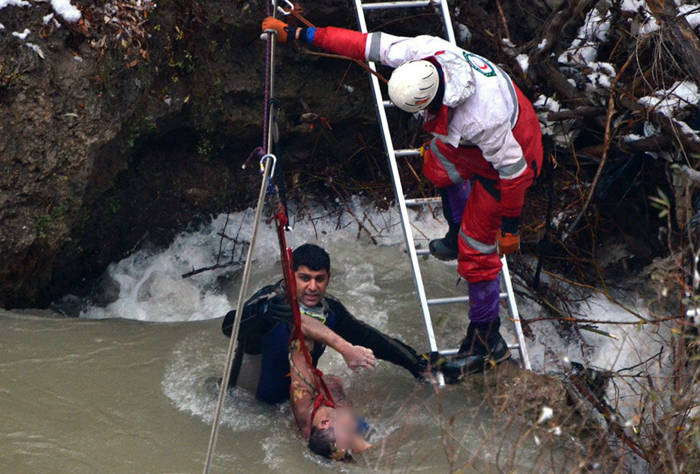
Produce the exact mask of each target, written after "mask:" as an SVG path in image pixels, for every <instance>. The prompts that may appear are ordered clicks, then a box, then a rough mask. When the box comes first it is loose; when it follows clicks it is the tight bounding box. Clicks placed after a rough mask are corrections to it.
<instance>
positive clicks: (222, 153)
mask: <svg viewBox="0 0 700 474" xmlns="http://www.w3.org/2000/svg"><path fill="white" fill-rule="evenodd" d="M335 3H336V2H332V1H330V0H328V1H322V2H314V5H309V6H308V7H309V8H311V9H313V11H312V12H309V13H310V14H313V15H314V18H315V19H316V20H317V21H319V22H325V23H330V24H342V23H343V22H346V24H354V23H352V21H353V18H354V15H353V12H352V11H351V10H350V9H349V8H348V7H349V4H346V3H344V2H343V4H342V5H335ZM263 5H264V4H263V3H262V2H246V1H239V2H232V1H207V2H199V3H198V2H193V1H190V0H181V1H175V2H163V3H162V4H161V3H159V4H158V5H157V7H156V8H153V9H149V10H150V11H148V10H144V9H145V7H146V6H148V5H147V4H146V3H143V4H142V3H140V2H139V3H138V4H137V3H129V2H126V3H119V2H115V3H105V2H101V1H96V2H87V1H86V2H82V3H81V4H79V7H80V10H81V11H82V19H81V20H80V22H79V23H72V24H70V23H67V22H65V21H64V20H63V19H62V18H61V17H59V16H56V17H55V19H57V20H59V21H60V23H59V22H54V21H53V19H51V20H49V21H48V22H47V23H44V21H43V20H42V17H43V16H44V15H49V14H51V13H53V10H52V9H51V6H50V5H49V4H48V3H41V4H36V5H29V6H26V7H23V8H22V7H16V6H9V7H7V8H5V9H3V10H1V11H0V20H1V21H0V23H2V24H3V26H4V27H5V29H4V30H0V164H1V166H2V172H1V173H0V223H1V224H0V306H2V307H6V308H8V307H25V306H36V305H46V304H48V303H49V302H50V301H51V300H52V299H54V298H56V297H57V296H60V295H61V294H63V293H65V292H67V291H68V290H69V289H70V291H72V292H77V291H78V292H79V289H80V288H82V287H84V286H85V285H86V284H87V283H88V282H89V281H90V280H91V279H92V278H93V277H94V276H96V275H98V274H99V273H100V272H101V271H103V270H104V268H105V267H106V265H107V264H109V262H111V261H114V260H116V259H118V258H120V257H121V256H122V255H124V254H125V253H127V252H129V251H131V250H132V249H133V248H134V247H135V246H137V245H140V244H142V243H143V242H145V241H148V242H151V243H155V244H156V245H157V244H160V243H164V242H167V240H168V239H170V238H171V237H172V235H173V233H174V232H176V231H177V230H181V229H182V228H183V227H184V226H187V225H191V224H196V222H197V220H198V219H202V218H206V216H208V215H211V214H213V213H218V212H221V211H223V210H226V209H231V208H237V207H238V208H240V207H244V206H247V205H249V204H250V203H251V198H252V197H253V196H254V195H256V193H257V187H258V183H259V175H258V174H257V171H256V167H255V166H252V167H249V168H248V170H246V171H243V170H242V169H241V164H242V163H243V161H244V160H245V159H246V157H247V156H248V154H249V153H250V152H251V150H252V149H253V148H254V147H256V146H258V145H260V144H261V141H262V127H261V124H262V98H263V83H264V77H263V76H264V61H265V59H264V58H265V53H264V42H263V41H260V39H259V31H260V30H259V24H260V21H261V19H262V18H263V17H264V6H263ZM139 8H141V10H139ZM59 25H60V26H59ZM25 28H28V29H29V30H30V34H29V36H27V37H26V38H25V39H24V40H22V39H20V38H19V37H18V36H17V35H12V34H11V32H23V31H24V29H25ZM347 69H348V64H347V63H346V62H344V61H340V60H328V59H325V58H318V57H312V56H306V55H304V54H302V53H300V52H298V51H293V50H292V49H291V48H284V49H282V48H280V55H279V67H278V68H277V73H278V81H277V94H276V97H277V98H278V99H279V100H280V101H281V102H282V104H283V106H284V107H283V110H282V113H281V117H280V129H281V134H282V140H283V141H284V143H285V151H286V155H287V156H288V158H289V159H290V160H291V161H292V162H294V161H300V160H303V159H305V158H306V157H307V155H308V154H309V153H310V152H311V150H314V154H315V156H316V157H323V156H328V157H331V158H333V157H335V156H338V155H344V156H350V155H352V154H353V153H354V152H355V151H356V150H357V149H358V148H359V147H360V146H359V145H358V141H357V137H358V135H359V134H362V135H363V137H364V139H365V140H366V141H369V143H377V140H378V134H377V130H376V122H375V121H374V120H375V113H374V110H373V107H372V101H371V100H370V99H371V96H370V95H369V94H370V92H369V88H368V87H367V81H366V77H365V76H364V74H363V73H362V72H361V71H359V70H355V69H352V70H351V71H350V73H349V74H346V72H347ZM341 81H344V83H347V84H352V86H351V87H348V88H343V87H340V85H341ZM303 104H305V105H303ZM307 108H308V109H307ZM307 112H313V113H319V114H323V115H324V116H325V117H326V119H327V120H328V122H329V123H330V124H332V127H333V130H334V133H333V141H332V143H331V142H329V141H328V140H319V139H318V138H319V133H320V132H319V127H316V128H315V129H312V127H310V126H309V123H307V122H306V121H305V120H303V119H302V114H305V113H307ZM305 117H308V115H307V116H305ZM202 216H204V217H202Z"/></svg>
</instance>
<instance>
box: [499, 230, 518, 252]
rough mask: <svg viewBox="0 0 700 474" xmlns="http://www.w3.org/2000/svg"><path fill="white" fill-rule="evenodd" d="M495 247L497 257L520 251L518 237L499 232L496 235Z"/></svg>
mask: <svg viewBox="0 0 700 474" xmlns="http://www.w3.org/2000/svg"><path fill="white" fill-rule="evenodd" d="M496 247H497V248H498V256H499V257H502V256H504V255H510V254H512V253H513V252H517V251H518V250H519V249H520V235H518V234H511V233H510V232H501V231H499V232H498V234H496Z"/></svg>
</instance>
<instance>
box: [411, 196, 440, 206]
mask: <svg viewBox="0 0 700 474" xmlns="http://www.w3.org/2000/svg"><path fill="white" fill-rule="evenodd" d="M441 202H442V198H439V197H435V198H418V199H406V205H407V206H426V205H428V204H440V203H441Z"/></svg>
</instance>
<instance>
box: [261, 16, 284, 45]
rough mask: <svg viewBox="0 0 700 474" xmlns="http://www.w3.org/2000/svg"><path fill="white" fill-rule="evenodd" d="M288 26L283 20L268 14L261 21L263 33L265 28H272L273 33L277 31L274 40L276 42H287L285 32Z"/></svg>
mask: <svg viewBox="0 0 700 474" xmlns="http://www.w3.org/2000/svg"><path fill="white" fill-rule="evenodd" d="M288 27H289V25H287V24H286V23H285V22H283V21H281V20H278V19H277V18H273V17H271V16H268V17H267V18H265V19H264V20H263V22H262V30H263V33H265V32H266V31H267V30H273V31H274V32H275V33H277V34H276V35H275V36H276V38H277V39H276V40H275V41H276V42H277V43H286V42H287V32H288V31H289V30H288Z"/></svg>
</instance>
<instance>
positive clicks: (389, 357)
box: [221, 283, 421, 404]
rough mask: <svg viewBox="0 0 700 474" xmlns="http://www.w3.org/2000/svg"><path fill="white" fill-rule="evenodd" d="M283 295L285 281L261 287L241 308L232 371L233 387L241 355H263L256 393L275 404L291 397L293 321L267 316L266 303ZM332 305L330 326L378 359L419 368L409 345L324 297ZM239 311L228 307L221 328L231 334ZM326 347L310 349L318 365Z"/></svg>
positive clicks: (415, 372) (414, 371) (413, 371)
mask: <svg viewBox="0 0 700 474" xmlns="http://www.w3.org/2000/svg"><path fill="white" fill-rule="evenodd" d="M283 293H284V288H283V286H282V284H281V283H279V284H277V285H270V286H266V287H264V288H262V289H261V290H260V291H258V292H257V293H255V294H254V295H253V296H252V297H251V298H250V299H249V300H248V301H246V303H245V305H244V306H243V319H242V320H241V326H240V328H239V334H238V341H239V345H238V349H237V351H236V357H235V359H234V364H233V368H232V371H231V382H230V385H235V384H236V379H237V378H238V373H239V371H240V367H241V364H242V362H243V354H244V353H245V354H251V355H261V356H262V369H261V374H260V381H259V384H258V391H257V393H256V397H257V398H258V399H259V400H261V401H264V402H267V403H271V404H276V403H281V402H284V401H286V400H288V399H289V384H290V378H289V376H288V375H289V370H290V368H289V358H288V355H289V352H288V345H289V337H290V335H291V327H292V325H291V321H281V320H277V319H273V318H270V317H268V316H266V315H264V314H263V312H262V311H261V308H262V307H263V306H264V303H265V302H266V301H267V300H269V299H270V298H273V297H274V296H278V295H280V294H283ZM324 304H325V305H326V306H327V308H328V314H327V316H326V322H325V324H326V326H328V328H330V329H331V330H333V331H334V332H335V333H336V334H338V335H339V336H340V337H342V338H343V339H345V340H346V341H348V342H349V343H350V344H353V345H358V346H363V347H366V348H368V349H371V350H372V351H373V352H374V355H375V356H376V357H377V358H378V359H382V360H386V361H389V362H392V363H394V364H396V365H400V366H401V367H403V368H405V369H406V370H408V371H409V372H411V374H413V375H414V376H416V377H417V376H418V375H419V374H420V372H421V364H420V357H419V356H418V355H417V354H416V352H415V351H414V350H413V349H412V348H411V347H410V346H408V345H406V344H404V343H403V342H401V341H399V340H398V339H394V338H392V337H389V336H387V335H386V334H384V333H382V332H380V331H379V330H377V329H375V328H373V327H372V326H370V325H368V324H367V323H365V322H363V321H360V320H359V319H357V318H355V317H354V316H353V315H352V314H351V313H350V312H349V311H348V310H347V309H346V308H345V306H343V304H342V303H341V302H340V301H338V300H337V299H335V298H333V297H332V296H326V297H325V298H324ZM235 316H236V311H235V310H233V311H230V312H229V313H228V314H227V315H226V316H225V317H224V321H223V323H222V326H221V330H222V332H223V333H224V334H225V335H226V336H227V337H231V332H232V327H233V322H234V319H235ZM324 351H325V346H324V345H322V344H315V345H314V350H313V352H312V353H311V356H312V358H313V362H314V365H316V364H317V363H318V360H319V358H320V357H321V355H322V354H323V352H324Z"/></svg>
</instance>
